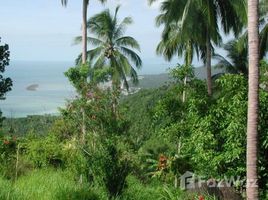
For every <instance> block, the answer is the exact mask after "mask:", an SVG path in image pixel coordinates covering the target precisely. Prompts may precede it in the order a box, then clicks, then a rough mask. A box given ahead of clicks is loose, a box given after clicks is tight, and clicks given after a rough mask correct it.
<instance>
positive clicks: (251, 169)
mask: <svg viewBox="0 0 268 200" xmlns="http://www.w3.org/2000/svg"><path fill="white" fill-rule="evenodd" d="M258 7H259V1H258V0H248V41H249V48H248V51H249V79H248V83H249V84H248V121H247V184H248V185H247V199H249V200H257V199H258V183H257V181H258V173H257V158H258V153H257V152H258V106H259V105H258V101H259V100H258V97H259V15H258Z"/></svg>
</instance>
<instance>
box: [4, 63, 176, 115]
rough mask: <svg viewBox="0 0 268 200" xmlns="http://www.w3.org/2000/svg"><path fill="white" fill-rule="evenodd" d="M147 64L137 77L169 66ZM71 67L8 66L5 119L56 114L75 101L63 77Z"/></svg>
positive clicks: (71, 88) (48, 64)
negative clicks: (32, 88)
mask: <svg viewBox="0 0 268 200" xmlns="http://www.w3.org/2000/svg"><path fill="white" fill-rule="evenodd" d="M152 61H153V62H152ZM145 63H146V62H145ZM147 63H150V64H144V67H143V69H142V70H141V71H140V72H139V74H158V73H163V72H165V71H166V69H167V68H168V67H170V66H172V65H171V64H168V63H163V62H161V61H157V60H148V61H147ZM71 66H73V63H72V62H29V61H20V62H11V64H10V66H8V67H7V71H6V72H5V76H10V77H11V78H12V80H13V87H12V91H11V92H9V93H8V94H7V96H6V97H7V98H6V100H4V101H0V109H1V110H2V112H3V114H4V116H6V117H24V116H27V115H38V114H46V113H47V114H48V113H49V114H56V113H58V108H59V107H62V106H64V105H65V102H66V100H67V99H71V98H74V97H75V91H74V88H73V87H72V86H71V85H70V83H69V82H68V80H67V78H66V77H65V76H64V74H63V73H64V72H65V71H67V69H68V68H69V67H71ZM145 66H146V67H145ZM33 84H38V88H37V89H36V91H29V90H27V89H26V88H27V87H28V86H30V85H33Z"/></svg>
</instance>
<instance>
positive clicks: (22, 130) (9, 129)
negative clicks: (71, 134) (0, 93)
mask: <svg viewBox="0 0 268 200" xmlns="http://www.w3.org/2000/svg"><path fill="white" fill-rule="evenodd" d="M58 118H59V116H52V115H31V116H27V117H23V118H6V119H5V120H4V122H3V126H2V128H1V131H2V132H3V134H5V135H7V134H11V135H15V136H26V135H27V134H29V133H35V134H38V135H47V133H48V130H49V129H50V128H51V126H52V125H53V124H54V122H55V121H56V120H57V119H58Z"/></svg>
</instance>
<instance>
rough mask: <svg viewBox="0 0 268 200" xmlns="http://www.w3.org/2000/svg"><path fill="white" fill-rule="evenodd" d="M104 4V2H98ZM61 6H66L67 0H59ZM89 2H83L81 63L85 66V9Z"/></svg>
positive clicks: (85, 0) (104, 0) (86, 0)
mask: <svg viewBox="0 0 268 200" xmlns="http://www.w3.org/2000/svg"><path fill="white" fill-rule="evenodd" d="M99 1H100V2H101V3H105V2H106V0H99ZM61 3H62V5H63V6H67V3H68V0H61ZM88 4H89V0H83V11H82V12H83V18H82V19H83V20H82V63H83V64H85V63H86V60H87V53H86V52H87V40H86V38H87V7H88Z"/></svg>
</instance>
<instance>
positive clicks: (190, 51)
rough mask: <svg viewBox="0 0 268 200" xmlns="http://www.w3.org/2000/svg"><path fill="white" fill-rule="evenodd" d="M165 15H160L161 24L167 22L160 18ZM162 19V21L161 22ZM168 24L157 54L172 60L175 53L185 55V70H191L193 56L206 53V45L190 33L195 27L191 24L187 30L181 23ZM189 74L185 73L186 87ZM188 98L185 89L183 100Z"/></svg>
mask: <svg viewBox="0 0 268 200" xmlns="http://www.w3.org/2000/svg"><path fill="white" fill-rule="evenodd" d="M161 17H163V15H160V16H158V20H157V24H158V25H161V24H164V23H165V22H164V21H163V20H160V18H161ZM160 21H161V22H160ZM164 25H166V27H165V29H164V31H163V35H162V40H161V41H160V43H159V44H158V46H157V49H156V52H157V54H161V55H163V56H164V57H165V59H166V60H168V61H170V60H171V59H172V57H173V56H174V55H177V56H178V57H182V56H184V68H185V71H189V70H188V69H190V68H191V66H192V61H193V56H194V53H196V55H197V57H199V54H200V53H201V57H202V55H204V50H205V49H204V46H200V45H199V44H198V42H196V41H195V38H194V36H193V34H190V31H191V30H192V28H193V27H191V26H189V24H188V26H189V29H187V32H186V31H184V32H183V31H182V28H181V24H180V22H179V23H175V22H174V23H172V24H164ZM188 75H189V74H185V77H184V81H183V83H184V87H186V85H187V79H188ZM185 100H186V91H185V89H184V90H183V95H182V101H183V102H185Z"/></svg>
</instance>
